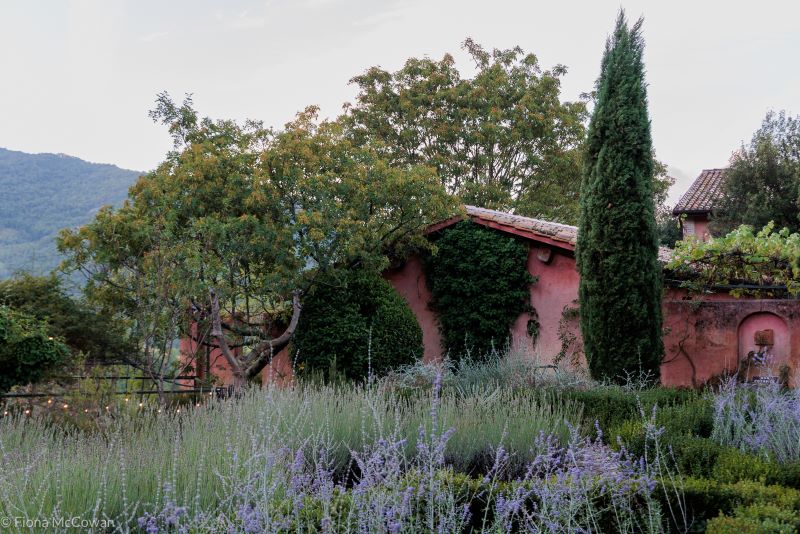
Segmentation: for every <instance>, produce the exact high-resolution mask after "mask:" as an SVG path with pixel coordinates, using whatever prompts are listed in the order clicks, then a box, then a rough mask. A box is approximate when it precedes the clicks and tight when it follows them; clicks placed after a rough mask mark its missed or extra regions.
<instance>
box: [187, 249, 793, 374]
mask: <svg viewBox="0 0 800 534" xmlns="http://www.w3.org/2000/svg"><path fill="white" fill-rule="evenodd" d="M547 251H548V245H545V244H540V243H537V242H535V241H530V251H529V254H528V260H527V267H528V270H529V272H530V273H531V274H532V275H534V276H537V277H538V282H537V283H536V284H534V285H533V286H532V287H531V303H532V305H533V306H534V308H535V309H536V311H537V314H538V321H539V324H540V327H539V336H538V339H537V341H536V343H535V344H534V343H533V342H532V340H531V338H530V337H529V336H528V332H527V326H528V319H529V316H528V315H527V314H522V315H520V317H519V318H518V319H517V320H516V321H515V323H514V325H513V326H512V328H511V334H512V340H513V344H514V348H515V349H516V350H517V351H520V352H523V353H524V354H525V355H528V356H529V357H531V358H536V359H538V361H539V362H541V363H551V362H552V361H553V359H554V358H555V356H556V355H557V354H558V353H559V352H560V351H561V350H562V348H563V347H562V344H563V343H564V340H565V339H572V343H571V344H570V345H569V346H568V347H567V348H568V349H569V350H568V352H567V355H566V357H565V358H564V363H567V364H568V363H576V364H578V365H584V366H585V360H584V358H583V355H582V348H581V346H580V326H579V321H578V319H577V318H574V317H573V318H571V319H570V320H568V321H567V320H565V319H564V315H563V312H564V309H565V308H567V307H569V308H572V307H575V306H576V305H577V303H576V299H577V297H578V282H579V279H578V272H577V270H576V266H575V258H574V255H573V254H572V252H571V251H569V250H563V249H557V248H552V249H550V256H549V258H548V257H547ZM384 277H385V278H386V279H387V280H388V281H389V282H390V283H391V284H392V286H393V287H394V288H395V289H396V290H397V291H398V293H400V295H401V296H402V297H403V298H404V299H405V300H406V301H407V302H408V305H409V306H410V308H411V310H412V311H413V312H414V314H415V315H416V317H417V320H418V322H419V324H420V327H421V328H422V333H423V343H424V355H423V358H424V360H425V361H436V360H440V359H441V358H442V343H441V342H442V339H441V335H440V333H439V327H438V324H437V321H436V315H435V314H434V313H433V312H432V311H431V310H430V309H429V307H428V304H429V302H430V298H431V294H430V291H429V290H428V287H427V284H426V281H425V274H424V271H423V267H422V262H421V261H420V259H419V258H418V257H412V258H410V259H409V260H408V261H406V262H405V263H404V264H403V265H402V266H401V267H399V268H395V269H391V270H388V271H386V272H385V273H384ZM662 309H663V312H664V331H665V335H664V349H665V356H664V363H663V364H662V366H661V379H662V383H663V384H664V385H667V386H685V387H697V386H701V385H702V384H703V383H705V382H707V381H708V380H710V379H712V378H713V377H714V376H715V375H719V374H721V373H722V372H724V371H725V370H735V369H736V367H737V365H738V362H739V360H740V359H741V358H742V357H743V356H746V355H747V352H748V351H750V350H752V349H753V334H754V332H755V331H757V330H764V329H772V330H773V331H774V332H775V344H774V347H771V351H772V355H773V358H772V365H771V372H772V373H774V374H775V373H777V371H778V368H779V367H780V366H781V365H783V364H787V365H789V366H790V368H792V369H796V368H797V366H798V365H800V334H793V333H794V332H800V300H788V299H787V300H782V299H770V300H764V299H747V298H742V299H736V298H734V297H731V296H730V295H727V294H722V293H718V294H710V295H703V296H702V298H701V299H696V298H694V299H692V298H690V297H689V295H688V294H687V293H686V292H685V291H684V290H680V289H668V290H667V291H666V292H665V295H664V300H663V304H662ZM560 330H561V331H560ZM195 348H196V347H195V346H194V345H193V344H192V342H191V341H190V340H188V339H184V340H182V342H181V351H182V353H183V354H185V355H190V354H192V353H193V351H194V349H195ZM211 360H212V365H211V367H212V369H211V372H212V373H213V374H214V375H216V376H217V377H218V381H219V382H220V383H222V384H229V383H231V381H232V380H231V378H232V377H231V373H230V369H229V368H228V366H227V363H226V361H225V359H224V358H223V357H222V355H221V354H220V353H219V351H217V350H214V351H212V353H211ZM292 376H293V375H292V365H291V362H290V360H289V354H288V349H285V350H283V351H281V352H280V353H279V354H278V355H276V357H275V358H274V360H273V363H272V364H271V365H269V366H267V367H266V368H265V369H264V371H263V372H262V373H261V377H262V383H264V384H266V383H270V382H275V383H288V382H290V381H291V380H292ZM791 383H792V384H794V377H793V376H792V377H791Z"/></svg>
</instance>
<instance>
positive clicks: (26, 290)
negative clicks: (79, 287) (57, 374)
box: [0, 273, 134, 360]
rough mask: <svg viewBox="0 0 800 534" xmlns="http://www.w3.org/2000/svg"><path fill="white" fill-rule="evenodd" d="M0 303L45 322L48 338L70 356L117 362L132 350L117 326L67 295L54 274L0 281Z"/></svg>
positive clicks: (121, 330)
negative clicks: (58, 340)
mask: <svg viewBox="0 0 800 534" xmlns="http://www.w3.org/2000/svg"><path fill="white" fill-rule="evenodd" d="M0 304H5V305H6V306H8V307H10V308H12V309H15V310H17V311H20V312H23V313H26V314H28V315H30V316H32V317H35V318H36V319H37V320H39V321H44V322H46V323H47V326H48V328H47V330H48V333H49V335H50V336H53V337H57V338H61V339H63V340H64V343H65V344H66V345H67V346H68V347H69V349H70V351H71V352H72V354H73V356H77V355H78V354H82V355H83V356H85V357H87V358H90V359H92V360H121V359H124V358H126V357H127V356H129V355H130V353H131V352H133V350H134V349H133V347H132V346H131V345H130V344H129V343H126V342H125V332H124V329H123V328H122V325H121V324H119V323H117V322H114V321H113V320H111V318H110V317H108V316H106V315H104V314H102V313H100V312H98V311H97V310H95V309H92V308H91V307H90V306H89V305H88V304H87V303H85V302H83V301H80V300H77V299H76V298H73V297H71V296H69V295H68V294H67V293H66V291H65V290H64V287H63V285H62V282H61V280H60V279H59V278H57V277H56V276H55V275H50V276H45V277H36V276H32V275H30V274H27V273H23V274H18V275H16V276H14V277H13V278H10V279H8V280H0Z"/></svg>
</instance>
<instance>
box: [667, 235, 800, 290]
mask: <svg viewBox="0 0 800 534" xmlns="http://www.w3.org/2000/svg"><path fill="white" fill-rule="evenodd" d="M798 258H800V234H793V233H789V230H788V229H786V228H784V229H782V230H780V231H777V232H776V231H775V225H774V223H772V222H770V223H769V224H767V225H766V226H765V227H764V228H763V229H762V230H761V231H759V232H755V231H754V229H753V227H752V226H746V225H743V226H740V227H739V228H737V229H736V230H734V231H733V232H731V233H729V234H728V235H726V236H725V237H718V238H715V239H712V240H710V241H707V242H702V241H698V240H696V239H686V240H684V241H680V242H678V243H677V246H676V248H675V252H674V254H673V257H672V260H671V261H670V263H669V264H668V265H667V270H668V271H671V274H672V275H673V276H674V277H675V278H678V279H679V280H681V286H682V287H685V288H687V289H689V290H690V291H708V290H713V289H718V288H720V287H723V288H725V289H728V290H729V291H730V293H731V294H732V295H733V296H737V297H738V296H744V295H758V296H777V295H780V294H782V293H786V292H788V293H789V294H791V295H793V296H797V295H798V294H800V267H799V266H798Z"/></svg>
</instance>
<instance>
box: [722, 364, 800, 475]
mask: <svg viewBox="0 0 800 534" xmlns="http://www.w3.org/2000/svg"><path fill="white" fill-rule="evenodd" d="M711 437H712V439H714V440H715V441H717V442H718V443H720V444H722V445H726V446H730V447H734V448H737V449H739V450H741V451H743V452H752V453H756V454H759V455H761V456H764V457H766V458H773V459H775V460H777V461H779V462H789V461H797V460H800V390H797V389H793V390H790V391H781V388H780V386H779V385H778V384H760V385H745V384H740V383H737V382H736V381H735V380H733V379H731V380H728V381H726V382H725V383H723V384H722V386H721V387H720V391H719V392H718V394H717V395H716V396H715V398H714V428H713V432H712V435H711Z"/></svg>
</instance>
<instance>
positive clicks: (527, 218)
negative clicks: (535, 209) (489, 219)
mask: <svg viewBox="0 0 800 534" xmlns="http://www.w3.org/2000/svg"><path fill="white" fill-rule="evenodd" d="M464 208H465V209H466V210H467V214H469V212H470V210H473V211H476V210H480V211H484V212H489V213H494V214H497V215H502V216H504V217H516V218H519V219H525V220H528V221H534V222H538V223H543V224H551V225H553V226H560V227H562V228H564V229H568V230H577V229H578V227H577V226H573V225H571V224H564V223H560V222H556V221H548V220H547V219H537V218H536V217H528V216H527V215H519V214H517V213H512V212H510V211H500V210H493V209H491V208H481V207H480V206H472V205H470V204H464Z"/></svg>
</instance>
